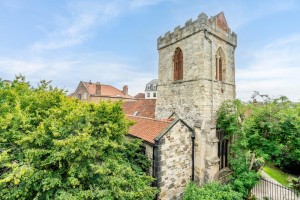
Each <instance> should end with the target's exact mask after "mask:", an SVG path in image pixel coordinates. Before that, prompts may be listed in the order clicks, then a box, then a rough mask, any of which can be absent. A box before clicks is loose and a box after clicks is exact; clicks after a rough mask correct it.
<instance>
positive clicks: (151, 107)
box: [123, 99, 156, 118]
mask: <svg viewBox="0 0 300 200" xmlns="http://www.w3.org/2000/svg"><path fill="white" fill-rule="evenodd" d="M155 105H156V100H155V99H138V100H137V101H127V102H124V103H123V110H124V112H125V114H126V115H134V116H141V117H148V118H155Z"/></svg>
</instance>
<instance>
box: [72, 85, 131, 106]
mask: <svg viewBox="0 0 300 200" xmlns="http://www.w3.org/2000/svg"><path fill="white" fill-rule="evenodd" d="M70 96H71V97H74V98H78V99H81V100H83V101H87V102H99V101H100V100H111V101H116V100H123V101H132V100H134V98H133V97H132V96H130V95H129V94H128V86H127V85H124V86H123V90H119V89H117V88H115V87H113V86H111V85H105V84H100V83H99V82H97V83H92V82H91V81H90V82H83V81H80V83H79V84H78V86H77V88H76V90H75V92H74V93H72V94H71V95H70Z"/></svg>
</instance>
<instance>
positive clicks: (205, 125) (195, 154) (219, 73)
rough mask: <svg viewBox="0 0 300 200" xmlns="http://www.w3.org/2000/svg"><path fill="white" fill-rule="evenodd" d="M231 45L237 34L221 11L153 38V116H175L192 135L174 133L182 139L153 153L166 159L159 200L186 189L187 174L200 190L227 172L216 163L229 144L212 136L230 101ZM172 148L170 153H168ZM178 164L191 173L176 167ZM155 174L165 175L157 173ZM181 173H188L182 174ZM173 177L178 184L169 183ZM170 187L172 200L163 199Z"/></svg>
mask: <svg viewBox="0 0 300 200" xmlns="http://www.w3.org/2000/svg"><path fill="white" fill-rule="evenodd" d="M236 46H237V35H236V34H235V33H233V32H231V30H230V28H229V27H228V25H227V22H226V19H225V16H224V13H223V12H221V13H219V14H218V15H216V16H213V17H210V18H208V17H207V15H206V14H204V13H202V14H200V15H199V17H198V19H196V20H195V21H192V20H188V21H187V22H186V23H185V26H184V27H180V26H178V27H176V28H175V30H174V31H173V32H172V33H170V32H167V33H166V34H165V35H164V37H159V38H158V40H157V48H158V54H159V64H158V87H157V89H158V93H159V98H157V100H156V112H155V117H156V119H168V118H174V117H176V118H178V119H181V120H182V121H183V122H185V123H186V126H185V127H191V129H189V130H192V134H191V133H190V132H189V131H187V130H186V131H185V133H183V132H182V133H181V134H179V132H180V131H179V130H177V131H178V135H180V137H181V140H180V139H179V138H176V139H175V138H174V139H173V140H172V141H171V140H167V139H166V140H163V141H165V143H162V144H163V145H166V146H165V147H162V148H161V149H162V150H158V152H160V157H161V158H167V159H170V161H167V159H166V161H165V162H162V165H161V167H159V169H158V171H157V173H158V176H157V182H158V188H159V189H160V195H159V199H180V197H181V196H180V195H181V192H182V190H181V189H178V188H182V187H185V185H186V182H185V181H186V177H187V174H189V175H190V179H192V180H194V181H195V182H196V183H198V184H199V185H202V184H204V183H207V182H209V181H212V180H218V179H221V178H223V177H221V174H222V175H223V174H226V173H223V172H229V169H228V167H227V166H226V165H223V164H222V165H221V164H220V160H221V159H222V162H223V161H224V159H225V157H224V158H223V156H224V155H223V153H222V154H220V152H228V142H227V143H223V142H224V141H223V140H222V141H221V140H220V139H219V138H220V137H219V138H218V137H217V130H216V122H215V120H216V119H215V117H216V111H217V110H218V108H219V107H220V105H221V104H222V102H224V101H225V100H233V99H235V61H234V52H235V48H236ZM173 134H174V135H176V134H175V133H173ZM170 141H171V142H170ZM178 141H180V142H179V143H178ZM192 141H193V142H194V144H192V143H191V142H192ZM167 144H168V145H167ZM180 144H182V145H183V146H185V147H187V148H186V149H184V151H183V152H185V153H186V154H187V155H185V156H186V158H185V159H186V160H185V161H186V162H187V163H180V161H182V159H184V158H181V156H182V151H180V149H181V146H180ZM158 148H159V147H158ZM166 148H167V149H166ZM173 148H174V149H176V153H175V154H172V153H171V152H172V149H173ZM221 148H223V149H221ZM224 148H226V149H224ZM163 150H164V151H165V152H168V151H169V152H168V153H166V155H165V156H166V157H164V156H162V155H163V154H164V151H163ZM223 150H224V151H223ZM172 156H174V157H172ZM226 158H227V157H226ZM172 161H174V163H172ZM175 161H176V162H175ZM177 162H179V163H180V165H182V166H190V167H191V169H189V170H188V169H186V168H185V167H182V169H180V167H179V168H177V167H176V166H177V165H176V164H177ZM168 163H172V164H171V165H172V166H168ZM188 163H190V164H188ZM160 169H165V170H167V171H166V172H164V173H159V171H160ZM182 170H186V173H187V174H181V173H182ZM176 174H177V175H178V176H180V177H181V178H182V180H177V179H172V178H174V175H176ZM164 180H167V181H164ZM174 188H175V190H174V191H173V192H174V193H173V196H172V195H171V196H172V198H171V196H169V195H168V194H169V191H171V190H173V189H174ZM176 192H177V194H176V195H175V193H176Z"/></svg>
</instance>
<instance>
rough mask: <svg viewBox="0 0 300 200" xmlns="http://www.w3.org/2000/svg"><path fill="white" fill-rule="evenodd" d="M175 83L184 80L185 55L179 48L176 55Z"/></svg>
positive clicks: (174, 59) (174, 60)
mask: <svg viewBox="0 0 300 200" xmlns="http://www.w3.org/2000/svg"><path fill="white" fill-rule="evenodd" d="M173 62H174V81H177V80H182V79H183V55H182V51H181V49H180V48H179V47H177V48H176V50H175V53H174V58H173Z"/></svg>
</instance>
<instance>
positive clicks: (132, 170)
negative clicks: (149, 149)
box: [0, 77, 157, 199]
mask: <svg viewBox="0 0 300 200" xmlns="http://www.w3.org/2000/svg"><path fill="white" fill-rule="evenodd" d="M0 110H1V112H0V199H153V198H154V196H155V194H156V192H157V191H156V189H155V188H153V187H150V185H151V182H152V181H153V180H152V178H151V177H150V176H147V175H146V173H145V171H147V168H148V164H149V163H148V162H147V159H146V157H145V156H144V155H142V154H139V153H138V152H139V151H140V142H139V141H136V140H130V141H129V140H128V139H126V137H125V134H126V133H127V130H128V125H129V122H128V121H127V120H126V119H125V118H124V114H123V112H122V109H121V106H120V103H109V102H102V103H99V104H88V103H82V102H80V101H77V100H73V99H70V98H68V97H66V96H65V93H64V91H62V90H59V89H57V88H53V87H51V86H50V85H49V83H47V82H45V81H42V82H41V84H40V86H39V87H37V88H33V87H31V86H30V85H29V83H27V82H25V81H24V78H23V77H17V79H16V80H15V81H14V82H13V83H12V85H11V86H10V85H8V84H4V83H3V82H1V81H0Z"/></svg>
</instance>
